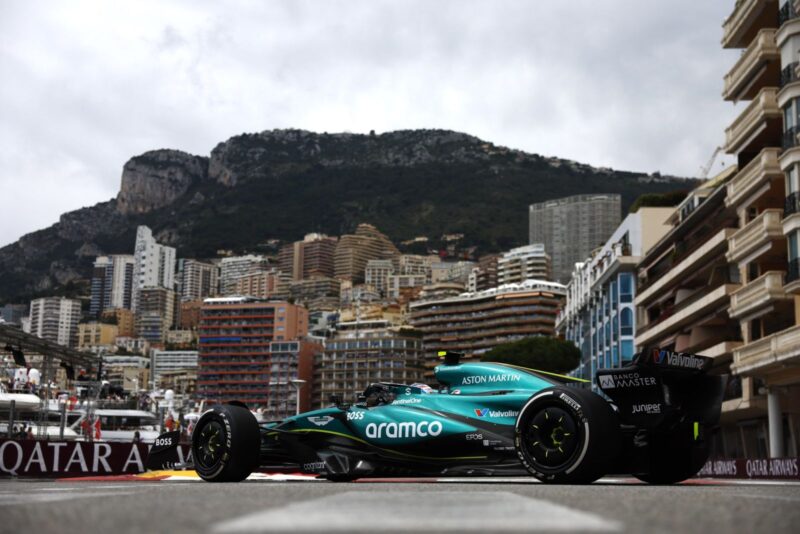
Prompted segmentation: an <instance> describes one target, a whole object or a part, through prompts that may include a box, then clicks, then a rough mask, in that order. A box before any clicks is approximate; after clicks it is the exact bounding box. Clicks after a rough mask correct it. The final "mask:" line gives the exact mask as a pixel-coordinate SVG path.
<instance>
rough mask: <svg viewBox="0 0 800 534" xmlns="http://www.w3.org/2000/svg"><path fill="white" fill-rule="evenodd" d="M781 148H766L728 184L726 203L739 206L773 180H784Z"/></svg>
mask: <svg viewBox="0 0 800 534" xmlns="http://www.w3.org/2000/svg"><path fill="white" fill-rule="evenodd" d="M780 153H781V150H780V149H779V148H765V149H764V150H762V151H761V152H760V153H759V154H758V156H756V157H755V158H753V160H752V161H751V162H750V163H748V164H747V165H746V166H745V167H744V168H743V169H742V170H740V171H739V172H737V173H736V175H735V176H734V177H733V178H732V179H731V181H730V182H728V184H727V186H726V187H727V189H728V190H727V195H726V197H725V204H726V205H727V206H738V205H739V204H742V203H743V202H744V201H745V200H747V199H748V198H750V197H751V196H752V195H753V194H754V193H755V192H756V191H758V190H759V189H761V188H762V187H763V186H765V185H766V184H769V183H770V182H773V181H783V172H782V171H781V166H780V161H779V159H778V158H779V156H780Z"/></svg>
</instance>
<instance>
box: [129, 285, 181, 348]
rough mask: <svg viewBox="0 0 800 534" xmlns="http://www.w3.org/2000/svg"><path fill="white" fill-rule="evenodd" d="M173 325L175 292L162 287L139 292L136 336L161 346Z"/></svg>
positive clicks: (146, 288)
mask: <svg viewBox="0 0 800 534" xmlns="http://www.w3.org/2000/svg"><path fill="white" fill-rule="evenodd" d="M174 324H175V292H174V291H172V290H171V289H166V288H163V287H145V288H142V289H140V290H139V308H138V309H137V310H136V334H137V335H138V336H139V337H140V338H143V339H146V340H147V341H148V342H149V343H151V344H163V343H164V342H165V341H166V338H167V331H168V330H169V329H170V328H172V326H173V325H174Z"/></svg>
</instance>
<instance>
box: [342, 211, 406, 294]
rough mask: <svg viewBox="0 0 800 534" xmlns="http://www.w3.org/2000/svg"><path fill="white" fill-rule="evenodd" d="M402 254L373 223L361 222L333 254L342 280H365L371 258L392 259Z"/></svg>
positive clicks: (359, 281)
mask: <svg viewBox="0 0 800 534" xmlns="http://www.w3.org/2000/svg"><path fill="white" fill-rule="evenodd" d="M398 256H400V251H398V250H397V247H395V246H394V244H393V243H392V242H391V241H390V240H389V238H388V237H386V236H385V235H384V234H382V233H381V232H380V231H379V230H378V229H377V228H375V227H374V226H372V225H371V224H359V225H358V228H356V231H355V233H354V234H348V235H343V236H342V237H341V238H340V239H339V242H338V243H337V244H336V250H335V251H334V255H333V264H334V273H335V276H336V278H339V279H340V280H348V281H351V282H353V283H361V282H363V281H364V272H365V269H366V267H367V262H368V261H369V260H391V259H394V258H397V257H398Z"/></svg>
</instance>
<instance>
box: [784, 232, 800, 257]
mask: <svg viewBox="0 0 800 534" xmlns="http://www.w3.org/2000/svg"><path fill="white" fill-rule="evenodd" d="M787 240H788V242H789V261H792V260H796V259H797V258H798V241H800V239H799V238H798V232H792V233H791V234H789V237H788V238H787Z"/></svg>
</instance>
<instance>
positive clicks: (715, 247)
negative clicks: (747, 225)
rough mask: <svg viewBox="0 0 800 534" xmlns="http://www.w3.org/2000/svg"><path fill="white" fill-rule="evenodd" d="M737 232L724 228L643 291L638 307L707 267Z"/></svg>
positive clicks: (641, 291) (637, 301) (637, 302)
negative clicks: (701, 268) (690, 274)
mask: <svg viewBox="0 0 800 534" xmlns="http://www.w3.org/2000/svg"><path fill="white" fill-rule="evenodd" d="M736 231H737V230H736V228H723V229H721V230H720V231H719V232H717V233H716V234H714V235H713V236H712V237H711V238H710V239H708V240H707V241H706V242H705V243H703V244H702V245H700V246H697V247H696V248H695V249H694V251H693V252H692V253H691V254H689V255H688V256H686V257H684V259H682V260H680V261H679V262H678V263H676V264H675V265H673V266H672V267H670V269H669V270H668V271H667V272H665V273H664V274H663V275H662V276H660V277H659V278H658V279H656V280H655V281H654V282H653V283H651V284H649V285H648V286H647V287H646V289H641V290H640V291H639V294H638V295H637V296H636V305H637V306H644V305H646V304H647V303H649V302H650V301H652V300H654V299H656V298H657V297H659V296H660V295H662V294H663V292H664V291H666V290H667V289H669V288H670V287H672V286H674V285H676V284H678V283H680V281H681V280H683V279H684V278H685V277H686V275H687V274H689V273H693V272H695V271H696V270H698V269H699V268H700V267H702V266H704V265H706V264H707V262H708V261H709V260H710V259H712V258H713V257H714V256H716V255H717V254H721V253H722V252H724V251H726V250H727V247H728V239H729V238H730V237H731V236H732V235H733V234H735V233H736ZM693 247H694V245H693Z"/></svg>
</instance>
